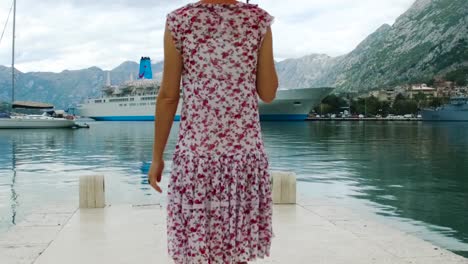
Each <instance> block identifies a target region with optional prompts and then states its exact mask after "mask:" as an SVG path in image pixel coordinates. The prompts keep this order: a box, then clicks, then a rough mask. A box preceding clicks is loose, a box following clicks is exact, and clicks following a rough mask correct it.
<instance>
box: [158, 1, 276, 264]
mask: <svg viewBox="0 0 468 264" xmlns="http://www.w3.org/2000/svg"><path fill="white" fill-rule="evenodd" d="M272 22H273V17H272V16H271V15H270V14H269V13H268V12H266V11H265V10H263V9H261V8H259V7H258V6H256V5H251V4H245V3H241V2H237V3H235V4H205V3H200V2H197V3H194V4H188V5H186V6H183V7H182V8H179V9H177V10H174V11H172V12H170V13H169V14H168V15H167V21H166V26H167V29H168V30H169V31H170V33H171V34H172V38H173V41H174V44H175V47H176V48H177V50H178V51H179V52H180V53H181V55H182V58H183V70H182V86H181V89H182V98H181V99H182V100H183V103H182V112H181V120H180V123H179V133H178V138H177V144H176V147H175V151H174V154H173V158H172V161H173V163H172V170H171V173H170V179H169V187H168V197H167V199H168V200H167V212H168V214H167V235H168V253H169V255H170V256H171V257H172V258H173V259H174V261H175V262H176V263H180V264H191V263H211V264H215V263H219V264H221V263H222V264H225V263H238V262H244V261H252V260H255V259H257V258H264V257H266V256H269V255H270V247H271V240H272V237H274V233H273V229H272V198H271V181H270V173H269V171H268V169H269V162H268V156H267V154H266V152H265V148H264V144H263V139H262V134H261V127H260V118H259V111H258V96H257V91H256V73H257V72H256V71H257V60H258V52H259V49H260V47H261V44H262V41H263V38H264V36H265V34H266V32H267V29H268V27H269V26H270V25H271V23H272Z"/></svg>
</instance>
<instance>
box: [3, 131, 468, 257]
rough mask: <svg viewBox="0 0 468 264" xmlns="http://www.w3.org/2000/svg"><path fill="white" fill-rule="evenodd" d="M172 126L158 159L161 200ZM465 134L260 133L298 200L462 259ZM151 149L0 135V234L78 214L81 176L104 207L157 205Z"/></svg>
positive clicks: (93, 139) (129, 135)
mask: <svg viewBox="0 0 468 264" xmlns="http://www.w3.org/2000/svg"><path fill="white" fill-rule="evenodd" d="M178 124H179V123H177V122H176V123H174V127H173V130H172V132H171V135H170V137H169V140H168V147H167V151H166V153H165V156H164V158H165V161H166V168H165V171H164V173H165V176H164V177H163V181H162V186H163V190H164V188H165V187H166V186H167V178H168V177H167V174H168V173H169V171H170V168H171V157H172V152H173V150H174V147H175V143H176V142H175V140H176V136H177V132H178ZM467 128H468V124H463V123H456V124H454V123H404V122H403V123H362V122H361V123H360V122H353V123H343V122H341V123H340V122H337V123H312V122H292V123H285V122H280V123H276V122H264V123H262V129H263V130H262V133H263V138H264V140H265V145H266V148H267V152H268V155H269V157H270V164H271V169H272V170H293V171H295V172H296V173H297V175H298V177H299V185H298V190H299V191H300V192H301V193H303V194H306V195H308V196H311V197H318V198H321V197H322V198H323V197H327V198H331V199H335V200H336V201H338V202H342V203H346V204H347V205H348V206H352V207H353V208H354V209H356V210H362V211H366V212H373V213H375V214H376V215H377V216H379V217H381V218H382V221H387V222H388V223H390V224H392V225H397V226H398V227H399V228H402V229H404V230H405V231H408V232H413V233H415V234H416V235H418V236H420V237H422V238H424V239H428V240H430V241H432V242H434V243H436V244H438V245H440V246H442V247H445V248H449V249H452V250H454V251H457V252H458V253H464V254H465V255H468V254H467V252H468V226H467V223H466V219H468V202H467V201H468V137H466V132H464V131H466V129H467ZM152 144H153V123H151V122H147V123H145V122H141V123H139V122H136V123H132V122H128V123H125V122H123V123H101V122H97V123H93V124H92V127H91V129H89V130H34V131H21V130H18V131H14V130H11V131H5V130H3V131H0V231H1V229H3V230H5V229H6V228H8V227H9V226H11V225H13V224H15V223H16V222H17V221H21V219H22V218H23V217H24V216H25V215H27V214H28V213H29V212H30V211H31V210H32V209H34V208H35V207H37V206H41V205H43V204H47V203H55V202H66V203H73V204H77V203H78V197H77V195H78V189H77V188H78V177H79V176H80V175H89V174H104V175H106V186H107V189H108V191H107V195H108V196H107V200H108V201H109V203H112V204H117V203H164V202H165V195H163V196H161V195H159V194H156V193H155V192H154V191H152V189H151V188H150V187H149V186H148V184H147V183H148V182H147V178H146V173H147V171H148V169H149V162H150V161H151V151H152ZM463 251H464V252H463Z"/></svg>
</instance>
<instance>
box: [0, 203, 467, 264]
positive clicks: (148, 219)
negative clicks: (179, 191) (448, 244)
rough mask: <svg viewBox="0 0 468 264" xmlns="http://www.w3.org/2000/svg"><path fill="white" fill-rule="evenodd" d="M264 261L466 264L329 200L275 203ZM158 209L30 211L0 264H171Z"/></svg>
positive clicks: (9, 238) (1, 238)
mask: <svg viewBox="0 0 468 264" xmlns="http://www.w3.org/2000/svg"><path fill="white" fill-rule="evenodd" d="M273 215H274V220H273V228H274V230H275V234H276V237H275V238H274V240H273V245H272V255H271V257H270V258H268V259H263V260H259V261H257V262H255V263H286V264H304V263H306V264H307V263H313V264H371V263H382V264H387V263H388V264H390V263H391V264H462V263H463V264H468V259H466V258H463V257H461V256H458V255H455V254H454V253H452V252H450V251H447V250H444V249H442V248H439V247H437V246H434V245H432V244H431V243H429V242H426V241H424V240H421V239H419V238H416V237H414V236H412V235H410V234H407V233H404V232H401V231H399V230H396V229H394V228H392V227H389V226H386V225H383V224H381V223H378V222H376V221H374V220H372V219H371V218H366V217H365V216H362V215H358V214H356V213H354V212H353V211H351V210H349V209H347V208H345V207H340V206H338V205H336V204H333V203H331V202H329V201H321V200H309V201H307V200H299V201H298V203H297V204H295V205H275V207H274V212H273ZM165 220H166V214H165V210H164V207H163V206H161V205H111V206H106V207H105V208H104V209H77V208H74V207H70V206H52V207H47V208H43V209H38V210H37V211H36V212H34V213H33V214H31V215H30V216H29V217H27V218H26V219H25V220H24V221H23V222H22V223H20V224H18V225H17V226H15V227H14V228H12V229H11V230H9V232H7V233H6V234H3V235H0V263H1V264H65V263H66V264H83V263H86V264H103V263H104V264H106V263H109V264H110V263H112V264H135V263H172V262H171V260H170V258H169V257H168V256H167V253H166V252H167V250H166V222H165Z"/></svg>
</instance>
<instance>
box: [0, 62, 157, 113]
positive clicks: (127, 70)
mask: <svg viewBox="0 0 468 264" xmlns="http://www.w3.org/2000/svg"><path fill="white" fill-rule="evenodd" d="M152 70H153V74H154V75H155V78H156V79H157V78H160V76H161V71H162V63H161V62H160V63H156V64H152ZM138 71H139V64H138V63H136V62H132V61H126V62H123V63H122V64H120V65H119V66H117V67H116V68H114V69H112V70H111V71H104V70H102V69H100V68H98V67H91V68H88V69H83V70H74V71H70V70H65V71H62V72H60V73H53V72H29V73H23V72H20V71H16V89H15V100H29V101H40V102H47V103H50V104H53V105H55V106H56V107H58V108H62V109H66V108H68V107H70V106H72V105H76V104H78V103H80V102H83V100H85V99H86V98H88V97H95V96H99V95H100V93H101V91H100V89H101V87H102V86H103V85H104V84H105V83H106V80H107V74H108V72H109V74H110V77H111V83H112V84H120V83H123V82H125V81H128V80H129V79H130V75H131V74H132V75H133V78H135V79H136V78H137V74H138ZM10 100H11V68H9V67H4V66H0V101H7V102H10Z"/></svg>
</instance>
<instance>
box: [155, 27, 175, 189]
mask: <svg viewBox="0 0 468 264" xmlns="http://www.w3.org/2000/svg"><path fill="white" fill-rule="evenodd" d="M181 74H182V55H181V54H180V52H179V51H178V50H177V49H176V46H175V44H174V42H173V39H172V35H171V33H170V31H169V30H168V28H167V27H166V30H165V33H164V70H163V78H162V83H161V88H160V90H159V93H158V97H157V100H156V112H155V119H156V120H155V122H154V145H153V161H152V166H151V167H152V168H151V169H150V174H149V180H150V184H151V185H152V186H153V187H154V188H155V189H156V190H157V191H159V192H161V189H160V188H159V186H158V185H157V183H156V182H160V181H161V176H162V170H163V169H164V168H163V167H164V160H163V154H164V149H165V148H166V144H167V139H168V137H169V133H170V132H171V128H172V124H173V123H174V116H175V113H176V111H177V105H178V104H179V97H180V79H181Z"/></svg>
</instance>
